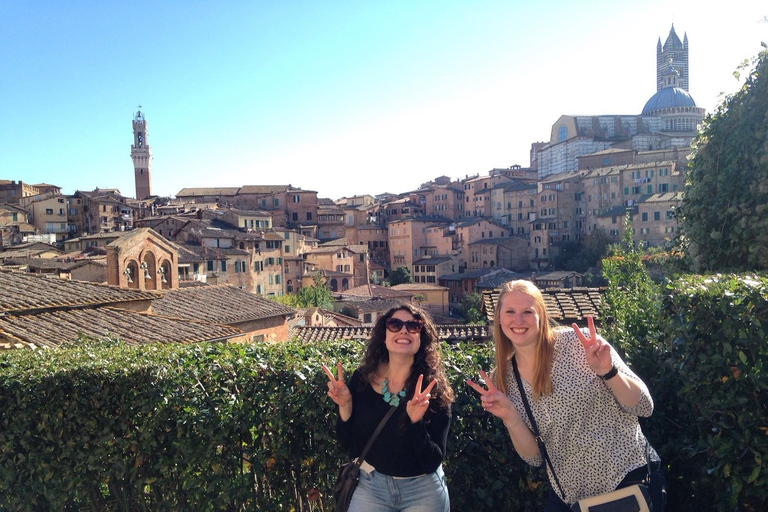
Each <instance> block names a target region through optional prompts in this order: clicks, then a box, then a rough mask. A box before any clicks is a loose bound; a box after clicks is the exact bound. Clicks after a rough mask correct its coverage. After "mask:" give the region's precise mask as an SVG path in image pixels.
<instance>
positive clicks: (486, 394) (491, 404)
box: [467, 370, 520, 425]
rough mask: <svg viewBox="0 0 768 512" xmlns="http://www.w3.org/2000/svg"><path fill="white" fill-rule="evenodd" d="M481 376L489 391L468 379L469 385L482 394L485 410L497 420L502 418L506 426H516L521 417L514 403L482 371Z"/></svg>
mask: <svg viewBox="0 0 768 512" xmlns="http://www.w3.org/2000/svg"><path fill="white" fill-rule="evenodd" d="M480 376H481V377H482V378H483V380H484V381H485V384H486V385H487V386H488V389H487V390H486V389H485V388H483V387H482V386H480V385H478V384H475V383H474V382H472V381H471V380H469V379H467V385H469V387H471V388H472V389H474V390H475V391H477V392H478V393H480V402H481V403H482V405H483V409H485V410H486V411H488V412H490V413H491V414H493V415H494V416H496V417H497V418H501V420H502V421H503V422H504V424H505V425H513V424H514V425H516V424H517V423H518V422H519V420H520V415H519V414H518V413H517V410H516V409H515V406H513V405H512V402H510V400H509V398H507V396H506V395H505V394H504V393H502V392H501V391H499V390H498V389H496V386H494V385H493V381H491V379H490V378H489V377H488V375H486V373H485V372H484V371H483V370H480Z"/></svg>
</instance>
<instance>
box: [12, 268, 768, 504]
mask: <svg viewBox="0 0 768 512" xmlns="http://www.w3.org/2000/svg"><path fill="white" fill-rule="evenodd" d="M659 307H660V308H661V312H662V314H661V322H660V325H659V326H653V329H649V332H653V333H654V334H653V335H652V336H649V338H648V346H646V347H642V350H640V349H637V350H635V352H634V353H630V352H629V351H628V352H627V357H628V360H631V361H632V362H633V365H634V366H635V368H636V369H637V371H638V373H639V374H640V375H641V376H642V377H643V378H644V380H645V381H646V382H647V383H648V384H649V387H650V388H651V392H652V394H653V396H654V399H655V402H656V411H655V412H654V415H653V416H652V417H651V418H649V419H648V420H643V428H644V429H645V430H646V432H647V434H648V436H649V438H650V439H651V441H652V443H653V444H654V446H656V448H657V449H658V451H659V452H660V453H661V455H662V457H663V458H664V460H665V463H666V465H667V471H668V483H669V485H668V487H669V493H670V507H669V508H668V510H693V509H700V510H722V511H726V510H745V511H749V510H765V509H767V507H766V505H767V503H766V493H767V487H768V472H766V471H764V470H763V459H762V457H763V455H764V454H766V453H768V435H766V432H768V421H767V420H766V417H767V415H766V403H768V394H767V392H766V385H767V384H766V378H765V364H766V359H767V352H768V347H767V345H768V343H767V342H766V337H765V332H764V330H763V325H768V324H766V319H767V317H768V281H766V280H765V279H764V278H759V277H744V276H743V277H737V276H715V277H711V278H708V279H704V278H690V279H686V280H681V281H678V282H676V283H674V284H672V285H669V286H668V287H667V289H666V290H665V293H664V300H663V302H660V303H659ZM361 349H362V344H360V343H358V342H349V341H346V342H332V343H320V344H313V345H302V344H298V343H294V342H289V343H283V344H274V345H248V346H242V345H220V344H199V345H192V346H179V345H175V344H168V345H159V344H158V345H151V346H143V347H129V346H126V345H124V344H122V343H120V342H118V341H111V340H105V341H99V342H95V341H83V342H81V343H77V344H74V345H73V346H71V347H69V348H66V349H60V350H46V351H39V352H36V353H35V352H30V351H13V352H9V353H5V354H2V355H0V509H1V510H9V511H48V510H55V511H60V510H61V511H70V510H71V511H75V510H77V511H85V510H88V511H91V510H92V511H129V510H130V511H144V510H146V511H165V510H168V511H195V512H197V511H214V510H226V511H240V510H259V511H272V510H275V511H276V510H282V511H291V510H295V511H309V510H326V511H327V510H330V509H332V504H333V499H332V497H330V494H329V489H330V487H331V485H332V483H333V480H334V478H335V473H336V469H337V467H338V465H339V463H340V462H341V461H342V460H344V458H345V456H344V454H343V453H342V450H341V449H340V448H339V446H338V445H337V443H336V441H335V438H334V434H333V427H334V422H335V414H336V411H335V406H334V405H333V404H332V402H331V401H330V399H328V397H327V396H326V394H325V393H326V389H327V388H326V377H325V376H324V374H323V372H322V371H321V370H320V365H321V364H322V363H325V364H333V363H335V362H336V361H342V362H343V363H344V367H345V370H346V371H347V372H351V371H352V370H353V369H354V367H356V366H357V364H358V362H359V359H360V356H361ZM444 359H445V364H446V371H447V374H448V376H449V378H450V380H451V383H452V385H453V387H454V389H455V391H456V392H457V400H456V402H455V404H454V408H453V423H452V426H451V431H450V437H449V444H448V452H449V453H448V457H447V460H446V463H445V469H446V474H447V476H448V478H449V489H450V493H451V502H452V508H453V510H460V511H465V510H474V511H478V512H479V511H484V510H489V511H491V510H493V511H503V510H509V511H527V510H531V511H532V510H540V508H541V505H542V502H543V501H542V500H543V497H544V493H545V491H546V489H547V484H546V482H545V480H544V475H543V473H542V472H541V471H540V470H534V469H531V468H529V467H527V466H526V465H525V464H524V463H523V462H522V461H521V460H520V459H519V457H517V456H516V455H515V454H514V453H513V451H512V446H511V442H510V441H509V439H508V437H507V435H506V431H505V429H504V428H503V427H502V426H501V422H500V421H498V420H496V419H495V418H492V417H489V415H488V414H487V413H485V412H484V411H482V409H481V407H480V406H479V403H478V400H477V398H476V397H475V396H474V392H472V391H471V390H469V389H468V388H467V386H466V385H465V384H464V381H465V379H466V378H476V377H477V371H478V369H479V368H484V369H488V368H490V367H491V366H492V348H491V347H490V346H476V345H455V346H448V345H446V346H445V347H444Z"/></svg>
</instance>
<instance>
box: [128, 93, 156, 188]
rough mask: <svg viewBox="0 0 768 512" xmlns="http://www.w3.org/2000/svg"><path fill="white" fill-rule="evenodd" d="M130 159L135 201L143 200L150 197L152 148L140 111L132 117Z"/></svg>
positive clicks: (145, 123) (145, 122)
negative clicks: (134, 182) (133, 174)
mask: <svg viewBox="0 0 768 512" xmlns="http://www.w3.org/2000/svg"><path fill="white" fill-rule="evenodd" d="M139 108H141V107H139ZM131 158H132V159H133V172H134V173H135V176H136V199H145V198H147V197H149V196H151V195H152V188H151V185H150V174H149V173H150V171H151V170H152V148H150V147H149V142H148V141H147V121H146V120H145V119H144V114H142V113H141V110H139V111H138V112H136V115H135V116H133V144H131Z"/></svg>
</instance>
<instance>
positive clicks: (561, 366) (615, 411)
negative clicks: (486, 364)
mask: <svg viewBox="0 0 768 512" xmlns="http://www.w3.org/2000/svg"><path fill="white" fill-rule="evenodd" d="M611 359H612V360H613V364H614V365H616V367H617V368H618V370H619V372H621V373H622V374H623V375H626V376H627V377H629V378H631V379H633V380H635V381H636V382H637V383H638V384H639V385H640V389H641V398H640V402H639V403H638V404H637V405H636V406H634V407H626V406H624V405H621V404H620V403H619V402H618V400H616V398H615V397H614V396H613V393H612V392H611V389H610V388H609V387H608V385H607V384H606V383H605V382H604V381H603V380H602V379H600V377H598V376H597V375H595V373H594V372H593V371H592V369H591V368H590V367H589V364H588V363H587V359H586V354H585V352H584V347H583V345H582V344H581V342H580V341H579V339H578V338H577V337H576V334H575V333H574V332H573V330H570V329H568V330H559V331H558V332H557V339H556V341H555V349H554V355H553V361H552V388H553V391H552V394H551V395H548V396H544V395H542V396H541V397H539V398H538V399H534V398H533V388H532V387H531V386H530V385H529V383H528V382H526V381H525V380H523V388H524V389H525V394H526V396H527V397H528V403H529V404H530V406H531V410H532V411H533V416H534V418H535V419H536V423H537V425H538V427H539V432H540V433H541V436H542V439H543V441H544V446H545V447H546V449H547V453H548V454H549V458H550V459H551V460H552V464H553V465H554V466H555V471H556V472H557V478H558V479H559V480H560V485H561V486H562V488H563V491H564V492H565V496H562V495H560V494H561V493H560V491H559V489H557V486H556V485H555V483H554V479H553V478H552V474H551V471H550V469H549V467H547V474H548V475H549V481H550V482H551V483H552V488H553V489H554V490H555V492H556V493H557V494H558V495H559V496H560V498H561V499H562V500H563V501H564V502H566V503H574V502H576V501H578V500H580V499H583V498H587V497H589V496H594V495H596V494H602V493H604V492H610V491H612V490H614V489H615V488H616V486H617V485H618V484H619V482H621V480H622V479H623V478H624V477H625V476H626V474H627V473H629V472H630V471H632V470H633V469H636V468H638V467H641V466H644V465H645V464H646V440H645V437H644V436H643V433H642V432H641V430H640V425H639V424H638V421H637V418H638V416H643V417H647V416H650V415H651V413H652V412H653V400H652V399H651V395H650V393H649V392H648V388H647V387H646V385H645V384H644V383H643V382H642V381H641V380H640V379H639V378H638V377H637V375H635V374H634V373H633V372H632V371H631V370H630V369H629V367H628V366H627V365H626V364H624V362H623V361H622V360H621V358H620V357H619V355H618V354H617V353H616V351H615V350H614V349H613V347H611ZM507 389H508V393H509V398H510V400H511V401H512V403H513V404H514V406H515V408H516V409H517V411H518V413H519V414H520V416H521V417H522V419H523V421H525V423H526V424H527V425H528V428H531V422H530V420H529V419H528V415H527V414H526V412H525V407H524V406H523V402H522V400H521V399H520V392H519V391H518V387H517V382H516V380H515V375H514V372H513V370H512V365H510V368H509V372H508V373H507ZM531 430H533V429H531ZM651 458H652V459H653V460H658V456H657V455H656V452H654V451H653V449H652V448H651ZM523 460H525V461H526V462H527V463H528V464H530V465H532V466H540V465H541V464H542V462H543V459H542V457H541V455H540V454H539V455H537V456H536V457H534V458H532V459H529V458H525V457H523Z"/></svg>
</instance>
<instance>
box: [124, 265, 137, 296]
mask: <svg viewBox="0 0 768 512" xmlns="http://www.w3.org/2000/svg"><path fill="white" fill-rule="evenodd" d="M123 278H124V279H125V286H126V287H127V288H131V289H133V290H138V289H139V264H138V263H137V262H136V260H128V261H127V262H126V265H125V270H123V277H122V278H121V280H122V279H123Z"/></svg>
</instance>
